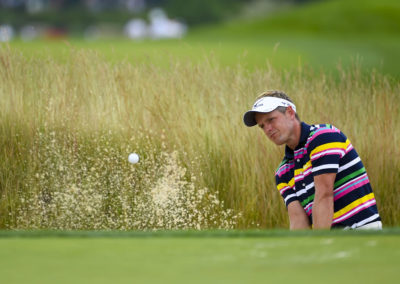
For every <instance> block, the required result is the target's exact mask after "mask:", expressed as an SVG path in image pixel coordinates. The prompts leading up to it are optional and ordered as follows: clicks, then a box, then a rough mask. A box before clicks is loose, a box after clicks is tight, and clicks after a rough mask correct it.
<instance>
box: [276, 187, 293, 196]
mask: <svg viewBox="0 0 400 284" xmlns="http://www.w3.org/2000/svg"><path fill="white" fill-rule="evenodd" d="M288 189H291V187H290V186H285V187H284V188H282V189H281V190H279V192H280V193H281V195H282V194H283V193H284V192H285V191H286V190H288Z"/></svg>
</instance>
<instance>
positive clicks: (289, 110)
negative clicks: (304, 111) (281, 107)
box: [286, 106, 296, 118]
mask: <svg viewBox="0 0 400 284" xmlns="http://www.w3.org/2000/svg"><path fill="white" fill-rule="evenodd" d="M286 111H287V112H288V113H289V115H290V117H291V118H295V117H296V112H295V111H294V109H293V108H292V107H291V106H288V107H287V108H286Z"/></svg>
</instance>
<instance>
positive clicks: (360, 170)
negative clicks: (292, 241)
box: [275, 122, 381, 228]
mask: <svg viewBox="0 0 400 284" xmlns="http://www.w3.org/2000/svg"><path fill="white" fill-rule="evenodd" d="M325 173H336V179H335V183H334V189H333V193H334V214H333V221H332V228H335V227H342V228H357V227H360V226H363V225H366V224H368V223H371V222H376V221H380V220H381V219H380V216H379V213H378V208H377V206H376V200H375V197H374V193H373V192H372V188H371V184H370V182H369V179H368V175H367V172H366V170H365V168H364V165H363V163H362V162H361V159H360V157H359V156H358V154H357V152H356V150H355V149H354V148H353V146H352V144H351V142H350V141H349V139H347V137H346V136H345V135H344V134H343V133H342V132H341V131H340V130H339V129H337V128H336V127H334V126H332V125H329V124H319V125H308V124H306V123H304V122H302V123H301V135H300V141H299V145H298V146H297V147H296V149H295V150H294V151H293V150H291V149H290V148H289V147H288V146H286V149H285V157H284V159H283V161H282V163H281V164H280V165H279V167H278V169H277V170H276V172H275V179H276V184H277V188H278V190H279V192H280V194H281V196H282V197H283V199H284V201H285V204H286V206H288V205H289V203H291V202H293V201H295V200H298V201H299V202H300V204H301V205H302V206H303V208H304V210H305V211H306V213H307V215H308V217H309V219H310V223H311V224H312V207H313V201H314V194H315V188H314V178H313V177H314V176H316V175H320V174H325Z"/></svg>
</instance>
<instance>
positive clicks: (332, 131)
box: [307, 124, 345, 144]
mask: <svg viewBox="0 0 400 284" xmlns="http://www.w3.org/2000/svg"><path fill="white" fill-rule="evenodd" d="M333 137H345V136H344V134H343V133H342V131H341V130H340V129H339V128H337V127H336V126H334V125H332V124H313V125H310V134H309V135H308V138H307V142H308V143H307V144H310V142H312V141H314V140H320V139H322V140H329V139H330V138H333Z"/></svg>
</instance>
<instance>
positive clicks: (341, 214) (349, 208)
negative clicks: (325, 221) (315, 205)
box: [333, 192, 375, 219]
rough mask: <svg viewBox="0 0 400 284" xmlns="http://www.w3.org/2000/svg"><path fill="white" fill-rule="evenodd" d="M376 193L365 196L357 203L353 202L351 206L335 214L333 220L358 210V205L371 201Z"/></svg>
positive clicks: (356, 201)
mask: <svg viewBox="0 0 400 284" xmlns="http://www.w3.org/2000/svg"><path fill="white" fill-rule="evenodd" d="M374 198H375V196H374V193H373V192H371V193H370V194H368V195H365V196H363V197H361V198H359V199H357V200H355V201H353V202H352V203H350V204H349V205H347V206H346V207H344V208H342V209H340V210H339V211H337V212H335V213H334V214H333V219H336V218H339V217H341V216H343V215H344V214H346V213H348V212H349V211H351V210H353V209H354V208H356V207H357V206H358V205H360V204H363V203H364V202H367V201H370V200H372V199H374Z"/></svg>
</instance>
